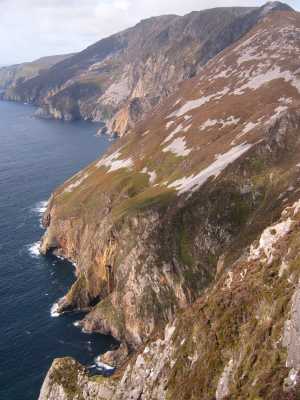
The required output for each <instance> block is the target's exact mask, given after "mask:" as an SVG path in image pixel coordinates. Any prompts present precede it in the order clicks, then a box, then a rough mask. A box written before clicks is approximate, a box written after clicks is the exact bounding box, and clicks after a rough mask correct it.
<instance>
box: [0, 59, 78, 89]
mask: <svg viewBox="0 0 300 400" xmlns="http://www.w3.org/2000/svg"><path fill="white" fill-rule="evenodd" d="M71 56H72V54H68V55H58V56H49V57H42V58H39V59H38V60H35V61H32V62H27V63H23V64H17V65H11V66H8V67H0V90H5V89H8V88H9V87H11V88H12V87H16V86H18V85H20V84H21V83H24V82H25V81H26V80H28V79H31V78H34V77H35V76H37V75H39V74H40V72H42V71H45V70H47V69H49V68H51V67H52V66H53V65H55V64H57V63H59V62H61V61H63V60H65V59H67V58H68V57H71Z"/></svg>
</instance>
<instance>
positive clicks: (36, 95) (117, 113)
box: [5, 3, 289, 135]
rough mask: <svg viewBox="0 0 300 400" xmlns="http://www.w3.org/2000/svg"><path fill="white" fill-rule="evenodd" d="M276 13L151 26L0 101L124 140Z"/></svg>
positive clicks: (224, 13) (211, 13) (209, 16)
mask: <svg viewBox="0 0 300 400" xmlns="http://www.w3.org/2000/svg"><path fill="white" fill-rule="evenodd" d="M276 9H278V10H280V9H283V10H284V9H289V7H288V6H286V5H284V4H281V3H272V4H267V5H266V6H264V7H261V8H241V7H237V8H217V9H212V10H206V11H200V12H192V13H190V14H188V15H185V16H183V17H180V16H176V15H169V16H161V17H155V18H150V19H147V20H144V21H141V22H140V23H139V24H137V25H136V26H135V27H133V28H130V29H128V30H126V31H124V32H121V33H118V34H116V35H113V36H111V37H108V38H105V39H103V40H101V41H99V42H97V43H95V44H94V45H92V46H90V47H89V48H87V49H86V50H84V51H82V52H80V53H78V54H76V55H75V56H74V57H72V58H69V59H67V60H65V61H63V62H61V63H58V64H56V65H55V66H54V67H53V68H50V69H49V70H48V71H47V72H45V73H42V74H40V75H38V76H36V77H34V78H33V79H30V80H26V81H25V82H19V84H18V85H16V86H13V87H9V88H8V89H7V91H6V93H5V98H6V99H10V100H17V101H25V102H29V103H34V104H36V105H37V106H39V107H40V110H39V112H38V115H40V116H44V117H49V116H50V117H52V118H57V119H65V120H73V119H89V120H96V121H99V120H101V121H103V122H106V124H107V128H108V131H109V132H111V133H112V132H113V133H118V134H119V135H123V134H125V133H126V132H128V131H129V130H130V128H132V127H133V126H134V124H135V123H136V122H137V121H139V120H140V119H141V118H142V117H143V116H144V115H145V114H146V113H147V112H149V111H150V110H151V109H152V108H153V107H154V106H155V105H157V104H158V103H159V102H160V101H161V99H163V98H165V97H166V96H168V95H169V94H170V93H172V92H174V90H175V89H177V87H178V84H179V83H180V82H181V81H182V80H184V79H187V78H190V77H193V76H195V75H196V74H197V73H198V72H199V71H201V69H202V67H203V66H204V65H205V64H206V63H207V61H208V60H210V59H211V58H212V57H214V56H215V55H216V54H217V53H219V52H220V51H222V50H223V49H224V48H226V47H227V46H229V45H231V44H232V43H234V42H235V41H236V40H238V39H239V38H240V37H241V36H242V35H243V34H245V32H247V31H249V30H250V29H251V28H252V27H253V26H254V25H255V24H256V23H257V22H258V21H259V20H260V19H261V18H263V16H264V15H265V14H266V13H268V12H270V11H273V10H276Z"/></svg>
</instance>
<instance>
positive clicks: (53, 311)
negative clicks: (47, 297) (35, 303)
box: [50, 303, 60, 318]
mask: <svg viewBox="0 0 300 400" xmlns="http://www.w3.org/2000/svg"><path fill="white" fill-rule="evenodd" d="M58 309H59V306H58V303H54V304H53V306H52V307H51V310H50V314H51V317H52V318H57V317H59V316H60V313H59V312H58Z"/></svg>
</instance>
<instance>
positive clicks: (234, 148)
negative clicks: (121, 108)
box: [40, 12, 300, 400]
mask: <svg viewBox="0 0 300 400" xmlns="http://www.w3.org/2000/svg"><path fill="white" fill-rule="evenodd" d="M299 53H300V16H299V14H298V13H296V12H274V13H272V14H270V15H267V16H265V17H264V18H263V20H262V21H261V22H260V24H258V25H257V26H256V27H255V28H254V29H252V30H251V31H250V32H249V33H248V34H247V35H246V36H245V37H243V38H242V39H241V40H240V41H239V42H238V43H236V44H235V45H233V46H232V47H231V48H229V49H226V50H225V51H224V52H222V53H221V54H220V55H218V56H217V57H215V58H214V59H213V60H212V61H210V62H209V63H208V65H207V66H206V67H205V68H204V69H203V71H202V72H201V75H198V76H197V77H195V78H193V79H192V80H190V81H186V82H184V83H183V84H182V85H181V87H180V89H179V90H178V92H176V93H175V94H174V95H173V96H171V97H170V98H169V99H168V100H167V101H166V102H164V103H163V104H162V105H161V106H160V107H157V108H156V109H154V111H153V113H152V114H151V115H149V117H148V118H147V119H145V120H144V121H143V122H141V123H140V124H139V125H137V127H136V129H134V130H133V131H132V134H131V135H128V136H127V137H124V138H122V139H120V140H119V141H118V142H117V143H116V144H115V145H114V147H113V148H112V149H111V150H110V152H109V153H108V154H106V155H105V156H104V157H102V159H100V160H99V161H97V162H95V163H93V164H91V165H90V166H88V167H87V168H86V169H85V170H83V171H82V172H80V173H78V174H77V175H75V176H74V177H73V178H71V179H70V180H69V181H67V182H66V183H65V184H64V185H62V186H61V187H60V188H58V189H57V190H56V191H55V193H54V194H53V196H52V198H51V200H50V203H49V206H48V209H47V211H46V213H45V216H44V224H45V226H47V231H46V233H45V235H44V237H43V239H42V243H41V250H42V252H43V253H47V252H48V251H54V252H55V253H57V254H60V255H63V256H65V257H67V258H69V259H70V260H72V261H74V262H75V263H76V265H77V276H78V279H77V282H76V283H75V284H74V285H73V287H72V288H71V290H70V291H69V293H68V294H67V295H66V296H65V297H64V298H63V299H61V300H60V302H59V304H58V311H60V312H65V311H70V310H73V309H77V308H87V307H90V308H91V310H90V312H89V313H88V314H87V315H86V317H85V318H84V319H83V321H82V322H81V325H82V327H83V328H84V329H85V330H86V331H95V332H101V333H105V334H112V335H113V336H115V337H116V338H117V339H119V340H120V341H122V342H126V343H127V345H128V346H129V349H130V350H133V354H132V358H131V360H128V366H127V367H126V365H125V366H123V367H121V368H120V369H119V371H118V372H117V374H116V375H114V376H113V378H111V379H105V378H95V377H93V378H91V377H89V376H88V375H87V374H86V372H85V371H84V369H83V368H82V367H81V366H79V365H78V364H76V363H75V361H74V360H70V359H62V360H56V361H55V362H54V364H53V366H52V368H51V370H50V371H49V374H48V377H47V379H46V381H45V384H44V386H43V390H42V392H41V397H40V399H41V400H53V399H61V400H65V399H72V398H75V397H74V396H77V397H76V398H79V399H86V400H92V399H107V400H108V399H113V400H115V399H124V400H125V399H128V398H130V399H136V400H138V399H149V400H150V399H180V400H181V399H199V398H201V399H211V400H213V399H217V400H220V399H225V398H228V399H229V398H230V399H253V400H254V399H274V400H275V399H296V398H298V397H297V396H299V394H298V393H297V390H298V389H297V387H298V386H297V382H298V370H299V369H300V362H299V361H298V356H297V357H294V356H293V354H295V351H296V350H295V349H298V348H299V347H298V346H299V345H300V344H299V342H298V336H297V335H296V333H295V332H296V331H297V329H298V324H299V322H298V319H299V318H298V308H297V307H298V302H299V301H298V297H299V289H298V280H299V265H298V264H299V260H298V251H299V231H298V230H299V204H295V205H294V206H293V207H292V208H291V209H286V210H285V211H284V213H283V214H282V211H283V209H285V208H286V207H287V205H291V204H293V203H294V202H295V201H297V200H298V199H299V190H300V177H299V172H300V168H299V165H300V156H299V154H300V153H299V150H300V114H299V104H300V63H299ZM274 221H277V223H276V225H273V223H274ZM270 225H271V227H270V228H268V229H266V230H265V231H264V229H265V228H266V227H267V226H270ZM255 240H256V241H255ZM251 243H252V247H251V250H250V251H249V246H250V244H251ZM95 304H96V305H95ZM291 305H292V313H291V317H290V316H289V313H290V309H291ZM289 318H291V321H290V322H287V321H288V319H289ZM284 325H285V329H284ZM166 326H167V328H165V327H166ZM164 329H165V334H164V335H163V334H162V332H163V330H164ZM283 332H285V333H284V335H283ZM160 335H161V336H160ZM283 336H284V340H282V337H283ZM107 357H108V356H106V357H105V358H104V359H107ZM110 357H111V356H110ZM125 367H126V368H125ZM66 371H68V374H67V376H66V375H65V372H66ZM58 394H59V395H58ZM55 396H56V397H55ZM199 396H201V397H199Z"/></svg>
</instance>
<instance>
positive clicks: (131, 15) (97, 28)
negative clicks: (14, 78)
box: [0, 0, 300, 65]
mask: <svg viewBox="0 0 300 400" xmlns="http://www.w3.org/2000/svg"><path fill="white" fill-rule="evenodd" d="M285 2H286V3H287V4H289V5H290V6H292V7H294V8H295V9H297V10H299V11H300V0H287V1H285ZM264 3H265V2H264V1H261V0H0V7H1V8H0V37H1V40H0V65H10V64H15V63H20V62H24V61H31V60H34V59H37V58H39V57H42V56H47V55H53V54H65V53H73V52H76V51H80V50H83V49H84V48H85V47H87V46H88V45H90V44H92V43H94V42H96V41H97V40H99V39H102V38H103V37H106V36H109V35H110V34H112V33H115V32H118V31H120V30H122V29H125V28H128V27H130V26H133V25H135V24H136V23H137V22H139V21H140V20H141V19H144V18H148V17H151V16H155V15H161V14H179V15H183V14H186V13H188V12H190V11H194V10H202V9H206V8H212V7H220V6H222V7H224V6H257V5H258V6H260V5H262V4H264Z"/></svg>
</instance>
